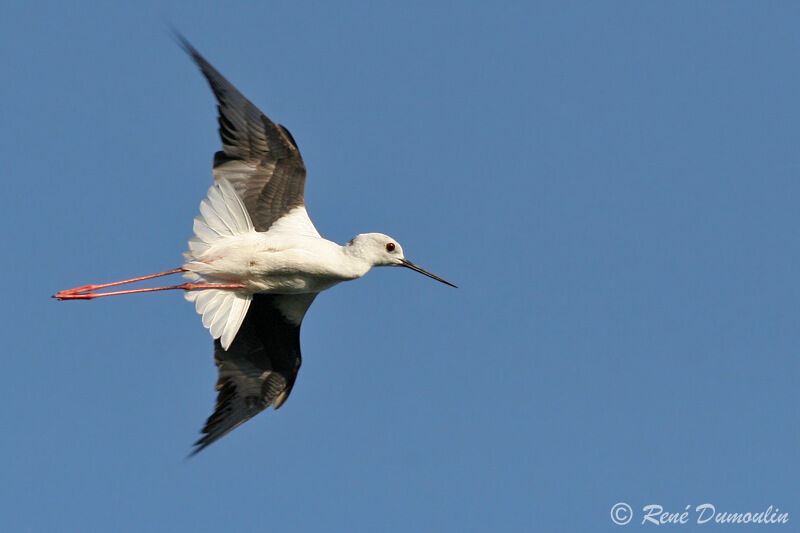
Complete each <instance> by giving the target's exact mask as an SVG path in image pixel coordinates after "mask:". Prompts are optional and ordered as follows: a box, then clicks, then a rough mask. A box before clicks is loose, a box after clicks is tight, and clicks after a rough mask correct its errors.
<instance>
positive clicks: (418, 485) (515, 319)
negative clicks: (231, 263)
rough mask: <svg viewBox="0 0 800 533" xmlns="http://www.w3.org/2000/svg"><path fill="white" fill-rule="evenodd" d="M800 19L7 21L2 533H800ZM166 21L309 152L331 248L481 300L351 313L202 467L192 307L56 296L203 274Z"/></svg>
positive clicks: (652, 12)
mask: <svg viewBox="0 0 800 533" xmlns="http://www.w3.org/2000/svg"><path fill="white" fill-rule="evenodd" d="M798 21H800V7H797V6H796V5H793V4H791V3H789V2H783V3H772V2H770V3H761V2H703V3H697V2H550V3H528V2H525V3H523V2H520V3H516V4H503V5H500V4H491V3H487V2H474V3H469V2H462V3H452V4H451V3H433V4H431V3H430V2H424V3H423V2H421V3H401V2H364V3H347V2H345V3H340V2H316V3H306V2H296V1H292V2H225V3H224V4H223V3H219V4H211V3H208V2H185V3H169V2H168V3H163V2H119V3H116V2H115V3H110V2H109V3H106V2H80V3H75V4H69V3H67V2H11V3H9V2H6V3H4V4H3V7H2V8H0V50H2V66H3V72H4V78H3V80H4V81H3V83H2V84H0V117H2V127H1V128H0V155H1V156H2V176H3V183H4V186H5V190H4V192H3V194H2V195H0V202H2V210H1V212H2V227H3V229H4V231H5V235H4V237H3V243H4V245H3V253H2V261H0V269H2V278H3V280H4V282H5V283H4V295H3V303H4V305H3V306H2V315H3V316H2V328H3V329H2V333H3V338H4V341H5V342H4V344H5V348H4V350H3V351H2V352H3V355H2V368H3V386H2V388H0V405H2V409H0V427H2V433H0V435H2V436H0V458H2V459H0V478H1V481H0V517H2V521H3V528H2V529H3V530H4V531H15V532H17V531H81V532H85V531H115V532H141V531H309V532H310V531H347V532H360V531H364V532H375V531H385V532H403V533H408V532H411V531H431V532H441V531H457V532H487V531H520V532H522V531H525V532H527V531H565V532H566V531H571V532H575V531H620V530H623V529H621V528H619V527H618V526H615V525H613V524H612V522H611V520H610V517H609V510H610V508H611V506H612V505H613V504H614V503H615V502H618V501H626V502H628V503H629V504H630V505H631V506H632V507H633V508H634V512H637V511H639V510H640V509H641V507H642V506H643V505H646V504H650V503H656V504H660V505H663V506H664V507H665V509H669V510H673V511H682V510H683V509H684V508H685V506H686V505H692V506H696V505H699V504H702V503H706V502H710V503H713V504H714V505H715V506H716V507H717V510H728V511H739V512H744V511H760V510H763V509H765V508H766V507H767V506H769V505H773V506H776V507H779V508H780V509H781V510H785V511H788V512H790V519H791V521H792V522H790V523H794V524H795V525H796V524H797V523H800V497H799V496H798V494H800V492H798V479H800V461H798V459H799V457H798V455H799V454H798V450H800V432H799V431H798V426H799V425H800V410H798V405H800V392H798V380H800V363H798V351H799V348H798V347H799V346H800V328H798V320H800V288H799V287H800V285H799V283H798V281H799V280H800V244H798V243H799V242H800V235H799V233H798V227H800V210H799V209H798V205H799V204H800V151H798V124H800V105H799V104H798V98H800V31H798ZM169 24H173V25H175V26H176V27H177V28H179V29H180V30H181V31H182V32H183V33H185V35H186V36H187V37H188V38H189V39H190V40H191V42H192V43H193V44H194V45H195V46H196V47H197V48H198V49H199V50H200V51H201V52H202V53H203V54H204V55H205V56H206V57H207V58H208V59H209V60H210V61H211V62H212V63H213V64H214V65H215V66H216V67H217V68H218V69H219V70H220V71H221V72H222V73H223V74H224V75H225V76H227V77H228V78H229V79H230V80H231V81H232V82H233V83H234V84H235V85H237V86H238V87H239V88H240V89H241V90H242V91H243V92H244V94H245V95H247V96H248V97H249V98H250V99H251V100H252V101H253V102H254V103H255V104H256V105H258V106H259V107H260V108H261V109H262V110H263V111H264V112H265V113H266V114H267V115H268V116H270V117H271V118H273V119H274V120H275V121H278V122H281V123H283V124H285V125H286V126H287V127H288V128H289V129H290V130H291V131H292V133H293V135H294V137H295V139H296V140H297V142H298V144H299V146H300V149H301V151H302V154H303V157H304V159H305V162H306V166H307V167H308V180H307V190H306V203H307V205H308V208H309V212H310V213H311V216H312V218H313V220H314V221H315V223H316V225H317V226H318V228H319V229H320V231H321V232H322V233H323V235H325V236H326V237H328V238H330V239H333V240H336V241H338V242H340V243H343V242H346V241H348V240H349V239H350V238H352V237H353V236H354V235H355V234H357V233H362V232H369V231H380V232H385V233H388V234H390V235H392V236H394V237H396V238H397V239H398V240H399V241H400V242H401V243H402V244H403V246H404V248H405V250H406V253H407V255H408V257H410V258H411V259H412V260H414V261H415V262H417V263H419V264H420V265H422V266H423V267H425V268H428V269H430V270H431V271H432V272H434V273H437V274H440V275H441V276H443V277H445V278H447V279H450V280H452V281H454V282H456V283H457V284H458V285H459V286H460V288H459V289H457V290H456V289H451V288H449V287H446V286H444V285H441V284H439V283H436V282H434V281H432V280H429V279H426V278H424V277H422V276H419V275H417V274H414V273H412V272H410V271H407V270H398V269H378V270H376V271H373V272H371V273H370V274H369V275H367V276H366V277H365V278H364V279H362V280H359V281H356V282H352V283H347V284H343V285H340V286H338V287H335V288H334V289H332V290H330V291H328V292H326V293H324V294H323V295H322V296H321V297H319V298H318V299H317V300H316V302H315V303H314V305H313V306H312V307H311V309H310V311H309V313H308V315H307V316H306V320H305V322H304V325H303V331H302V346H303V355H304V361H303V367H302V369H301V372H300V375H299V377H298V381H297V384H296V386H295V388H294V390H293V392H292V395H291V397H290V399H289V401H288V402H287V403H286V404H285V405H284V406H283V407H282V408H281V409H280V410H279V411H277V412H276V411H273V410H269V411H267V412H265V413H262V414H261V415H259V416H258V417H256V418H254V419H253V420H251V421H249V422H248V423H246V424H245V425H244V426H242V427H240V428H239V429H237V430H236V431H234V432H233V433H231V434H230V435H228V436H226V437H225V438H223V439H222V440H220V441H219V442H217V443H215V444H214V445H212V446H211V447H210V448H208V449H207V450H205V451H204V452H202V453H201V454H200V455H199V456H197V457H195V458H193V459H191V460H188V461H185V460H184V457H185V455H186V454H187V453H188V452H189V451H190V449H191V443H192V442H193V441H194V440H195V439H196V438H197V437H198V431H199V429H200V428H201V427H202V425H203V422H204V421H205V418H206V417H207V416H208V415H209V414H210V413H211V411H212V408H213V405H214V401H215V393H214V391H213V386H214V382H215V380H216V369H215V367H214V364H213V362H212V353H211V352H212V347H211V338H210V336H209V335H208V333H207V332H206V331H205V330H204V329H203V327H202V325H201V323H200V319H199V317H198V316H197V315H196V313H195V312H194V310H193V308H192V306H191V305H190V304H188V303H187V302H185V301H184V300H183V295H182V294H177V293H159V294H151V295H137V296H131V297H125V298H109V299H106V300H97V301H93V302H88V303H87V302H56V301H54V300H52V299H51V298H50V295H51V294H53V293H54V292H56V291H57V290H59V289H65V288H69V287H73V286H76V285H81V284H84V283H89V282H101V281H112V280H114V279H120V278H125V277H129V276H134V275H140V274H146V273H151V272H156V271H160V270H164V269H168V268H172V267H175V266H178V265H179V264H180V262H181V252H183V251H184V249H185V246H186V240H187V239H188V237H189V236H190V233H191V224H192V218H193V217H194V216H195V215H196V214H197V208H198V204H199V202H200V200H201V199H202V198H203V196H204V195H205V191H206V189H207V188H208V186H209V184H210V182H211V170H210V165H211V157H212V154H213V153H214V151H216V150H217V149H218V147H219V139H218V137H217V133H216V122H215V121H216V111H215V107H214V101H213V96H212V94H211V92H210V90H209V88H208V87H207V85H206V82H205V80H203V78H202V77H201V75H200V73H199V71H198V70H197V68H196V67H195V66H194V65H193V64H192V62H191V61H190V60H189V58H188V57H187V56H186V55H185V54H184V53H183V51H181V50H180V48H179V47H178V46H177V45H176V44H175V43H174V42H173V40H172V38H171V37H170V35H169V32H168V25H169ZM637 516H638V514H637ZM637 521H638V520H637V518H636V517H634V523H632V524H630V525H628V526H627V528H628V529H641V528H642V526H639V525H636V523H637ZM762 527H763V526H762ZM791 527H792V526H784V527H783V528H781V529H780V530H781V531H788V530H790V528H791ZM728 528H730V526H728ZM728 528H721V527H720V528H716V527H708V526H707V527H706V528H705V529H714V530H723V529H725V530H727V529H728ZM705 529H704V530H705ZM740 529H747V528H743V527H741V526H740ZM776 529H778V528H776ZM681 530H686V531H688V530H690V528H689V527H688V526H684V527H683V529H681Z"/></svg>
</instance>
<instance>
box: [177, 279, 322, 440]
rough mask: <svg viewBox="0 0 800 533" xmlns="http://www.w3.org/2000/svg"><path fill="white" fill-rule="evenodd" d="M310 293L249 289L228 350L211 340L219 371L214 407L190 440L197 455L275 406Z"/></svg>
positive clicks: (288, 377)
mask: <svg viewBox="0 0 800 533" xmlns="http://www.w3.org/2000/svg"><path fill="white" fill-rule="evenodd" d="M315 297H316V293H312V294H275V295H270V294H254V295H253V301H252V303H251V304H250V309H249V311H248V312H247V316H246V317H245V319H244V322H242V326H241V328H239V333H238V334H237V335H236V337H235V338H234V340H233V343H232V344H231V345H230V347H229V348H228V350H227V351H226V350H223V349H222V346H221V345H220V342H219V340H215V341H214V360H215V362H216V364H217V368H218V371H219V379H218V380H217V390H218V391H219V395H218V396H217V407H216V409H215V411H214V414H212V415H211V416H210V417H209V418H208V420H207V421H206V425H205V427H204V428H203V433H204V435H203V437H202V438H200V440H198V441H197V442H195V446H196V448H195V449H194V450H193V451H192V455H194V454H196V453H197V452H199V451H200V450H202V449H203V448H205V447H206V446H208V445H209V444H211V443H212V442H214V441H215V440H217V439H219V438H220V437H222V436H223V435H225V434H226V433H228V432H229V431H231V430H232V429H234V428H235V427H237V426H238V425H240V424H242V423H243V422H245V421H246V420H249V419H250V418H252V417H253V416H255V415H257V414H258V413H260V412H261V411H263V410H264V409H266V408H267V407H269V406H270V404H272V405H274V406H275V409H277V408H279V407H280V406H281V405H282V404H283V402H285V401H286V398H288V397H289V393H290V392H291V391H292V386H293V385H294V380H295V378H296V377H297V371H298V370H299V369H300V361H301V358H300V323H301V322H302V320H303V316H304V315H305V313H306V311H307V310H308V307H309V306H310V305H311V302H313V301H314V298H315Z"/></svg>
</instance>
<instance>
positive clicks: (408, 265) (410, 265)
mask: <svg viewBox="0 0 800 533" xmlns="http://www.w3.org/2000/svg"><path fill="white" fill-rule="evenodd" d="M400 264H401V265H403V266H404V267H406V268H410V269H411V270H416V271H417V272H419V273H420V274H425V275H426V276H428V277H429V278H433V279H435V280H436V281H441V282H442V283H444V284H445V285H450V286H451V287H455V288H456V289H457V288H458V286H457V285H455V284H453V283H450V282H449V281H447V280H445V279H442V278H440V277H439V276H436V275H434V274H431V273H430V272H428V271H427V270H425V269H424V268H420V267H418V266H417V265H415V264H414V263H412V262H411V261H409V260H408V259H401V260H400Z"/></svg>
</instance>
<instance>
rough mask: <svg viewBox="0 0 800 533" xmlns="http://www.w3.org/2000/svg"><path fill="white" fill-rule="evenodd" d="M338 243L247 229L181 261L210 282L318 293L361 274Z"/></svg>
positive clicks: (251, 288)
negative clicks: (349, 266)
mask: <svg viewBox="0 0 800 533" xmlns="http://www.w3.org/2000/svg"><path fill="white" fill-rule="evenodd" d="M343 259H344V258H343V254H342V252H341V247H340V246H339V245H338V244H336V243H333V242H331V241H328V240H326V239H322V238H319V237H302V236H297V235H286V234H283V233H279V232H267V233H259V232H255V231H253V232H249V233H245V234H242V235H235V236H229V237H224V238H222V239H219V240H218V241H216V242H215V243H214V244H213V245H212V246H211V247H210V248H209V249H208V250H206V251H205V252H204V253H203V254H202V255H200V256H199V257H196V258H194V259H193V260H191V261H188V262H187V263H185V264H184V265H183V267H184V268H185V269H187V270H188V271H190V272H192V273H194V274H196V275H198V276H200V277H201V278H202V279H204V280H206V281H209V282H220V281H224V282H230V283H242V284H244V285H245V286H246V287H247V291H248V292H252V293H268V292H271V293H284V294H285V293H306V292H319V291H322V290H325V289H328V288H330V287H332V286H333V285H336V284H337V283H340V282H342V281H346V280H350V279H355V278H357V277H359V276H360V274H359V273H356V272H352V271H351V269H348V268H347V265H346V262H345V261H344V260H343Z"/></svg>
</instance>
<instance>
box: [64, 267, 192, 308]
mask: <svg viewBox="0 0 800 533" xmlns="http://www.w3.org/2000/svg"><path fill="white" fill-rule="evenodd" d="M179 272H186V269H185V268H173V269H172V270H167V271H165V272H159V273H158V274H150V275H149V276H140V277H138V278H131V279H124V280H122V281H113V282H111V283H101V284H99V285H83V286H81V287H75V288H74V289H66V290H63V291H59V292H58V293H57V294H56V295H55V296H54V298H58V299H60V300H66V299H67V298H62V296H67V295H71V294H79V293H82V292H91V291H96V290H98V289H105V288H106V287H114V286H116V285H124V284H126V283H135V282H137V281H144V280H146V279H153V278H160V277H161V276H169V275H170V274H177V273H179Z"/></svg>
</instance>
